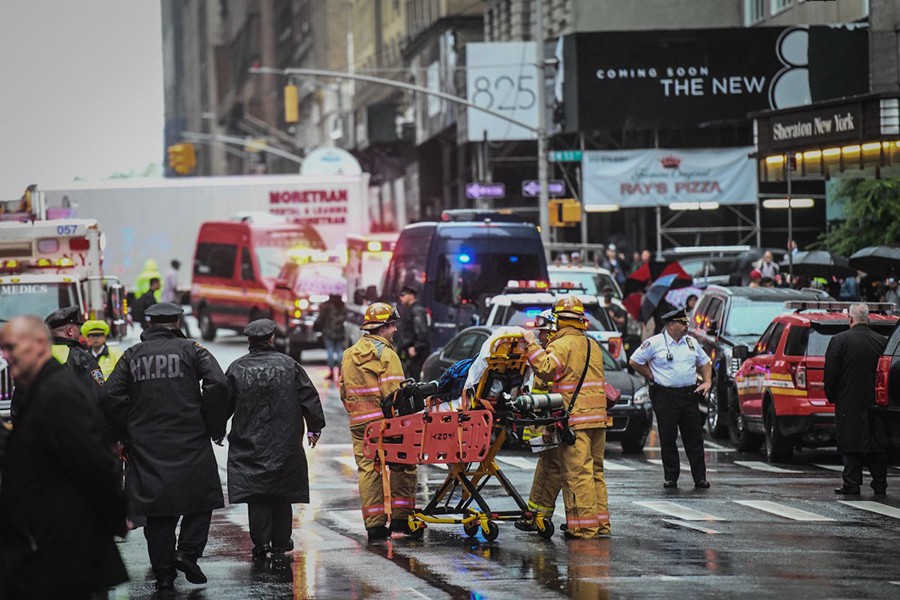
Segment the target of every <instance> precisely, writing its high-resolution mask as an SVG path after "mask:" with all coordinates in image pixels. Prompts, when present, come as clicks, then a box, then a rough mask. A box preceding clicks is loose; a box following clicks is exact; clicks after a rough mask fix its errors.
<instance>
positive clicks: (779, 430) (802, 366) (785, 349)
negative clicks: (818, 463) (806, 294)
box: [728, 301, 897, 462]
mask: <svg viewBox="0 0 900 600" xmlns="http://www.w3.org/2000/svg"><path fill="white" fill-rule="evenodd" d="M850 304H852V303H850V302H816V301H793V302H785V307H786V308H787V309H789V310H790V309H793V310H794V312H792V313H787V314H783V315H780V316H777V317H775V318H774V319H773V320H772V322H771V323H770V324H769V327H768V328H767V329H766V330H765V332H764V333H763V334H762V336H761V337H760V338H759V341H757V342H756V345H754V346H753V348H749V349H748V348H747V347H746V346H737V347H736V348H735V349H734V358H735V359H737V360H742V361H743V362H742V363H741V366H740V369H739V370H738V372H737V375H736V376H735V383H736V389H737V396H736V397H733V398H732V404H731V406H730V407H729V411H728V433H729V436H730V437H731V441H732V443H733V444H734V446H735V447H736V448H737V449H738V450H741V451H753V450H756V449H757V448H759V447H760V445H761V444H762V443H763V442H765V446H766V460H768V461H769V462H787V461H789V460H790V459H791V457H792V456H793V453H794V449H795V448H797V447H806V448H818V447H821V446H832V445H834V444H835V424H834V405H833V404H829V402H828V400H827V399H826V398H825V384H824V370H825V350H826V349H827V348H828V342H829V341H831V338H832V337H834V336H835V334H838V333H840V332H842V331H846V330H847V328H848V327H849V319H848V317H847V313H846V310H847V309H848V308H849V307H850ZM890 308H893V306H892V305H889V304H887V305H886V304H869V309H870V311H871V312H872V314H871V315H870V321H869V326H870V327H871V328H872V329H873V330H875V331H876V332H878V333H880V334H882V335H890V333H891V330H892V329H893V327H894V325H895V324H896V323H897V317H892V316H887V315H885V314H879V312H878V311H884V310H889V309H890Z"/></svg>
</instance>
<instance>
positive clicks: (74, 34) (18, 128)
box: [0, 0, 163, 199]
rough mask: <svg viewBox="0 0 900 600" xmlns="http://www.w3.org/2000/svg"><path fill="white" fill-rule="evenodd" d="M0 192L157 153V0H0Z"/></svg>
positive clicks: (92, 175)
mask: <svg viewBox="0 0 900 600" xmlns="http://www.w3.org/2000/svg"><path fill="white" fill-rule="evenodd" d="M0 49H2V57H0V136H2V139H0V199H11V198H16V197H18V196H20V195H21V193H22V191H23V190H24V189H25V187H26V186H27V185H28V184H30V183H37V184H38V185H39V186H45V187H49V186H50V185H51V184H58V183H64V182H68V181H71V180H72V179H73V178H75V177H83V178H86V179H97V178H103V177H107V176H109V175H111V174H112V173H114V172H116V171H126V172H127V171H130V170H131V169H135V170H137V171H142V170H143V169H144V168H145V167H146V166H147V165H148V164H150V163H153V162H156V163H160V162H162V159H163V78H162V36H161V30H160V6H159V2H158V1H156V0H76V1H71V0H0Z"/></svg>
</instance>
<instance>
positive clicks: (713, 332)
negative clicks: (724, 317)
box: [706, 321, 719, 335]
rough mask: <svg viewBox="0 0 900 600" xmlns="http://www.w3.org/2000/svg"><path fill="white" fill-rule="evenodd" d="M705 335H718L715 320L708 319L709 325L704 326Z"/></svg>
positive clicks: (717, 325)
mask: <svg viewBox="0 0 900 600" xmlns="http://www.w3.org/2000/svg"><path fill="white" fill-rule="evenodd" d="M706 333H707V335H718V334H719V324H718V323H717V322H716V321H710V322H709V326H708V327H707V328H706Z"/></svg>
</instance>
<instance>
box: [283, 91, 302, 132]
mask: <svg viewBox="0 0 900 600" xmlns="http://www.w3.org/2000/svg"><path fill="white" fill-rule="evenodd" d="M299 120H300V90H299V89H298V88H297V86H296V85H294V84H293V83H289V84H288V85H286V86H284V122H285V123H288V124H293V123H296V122H297V121H299Z"/></svg>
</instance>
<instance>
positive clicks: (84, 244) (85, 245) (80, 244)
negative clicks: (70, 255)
mask: <svg viewBox="0 0 900 600" xmlns="http://www.w3.org/2000/svg"><path fill="white" fill-rule="evenodd" d="M90 248H91V242H90V241H88V239H87V238H86V237H75V238H70V239H69V250H72V251H81V250H90Z"/></svg>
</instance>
